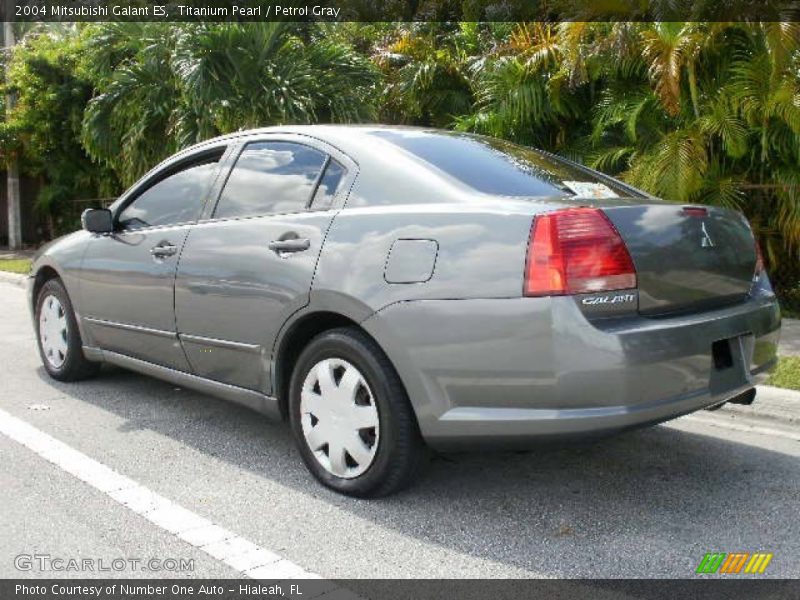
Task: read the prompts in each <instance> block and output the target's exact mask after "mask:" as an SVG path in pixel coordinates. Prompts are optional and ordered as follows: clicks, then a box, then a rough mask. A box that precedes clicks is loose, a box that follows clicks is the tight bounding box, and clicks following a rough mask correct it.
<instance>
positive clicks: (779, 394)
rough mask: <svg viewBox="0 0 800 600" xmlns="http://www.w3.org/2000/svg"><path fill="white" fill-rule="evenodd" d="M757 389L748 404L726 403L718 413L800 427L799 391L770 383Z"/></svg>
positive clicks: (737, 418) (733, 417)
mask: <svg viewBox="0 0 800 600" xmlns="http://www.w3.org/2000/svg"><path fill="white" fill-rule="evenodd" d="M757 390H758V391H757V393H756V399H755V402H753V404H751V405H750V406H744V405H741V404H726V405H725V406H723V407H722V408H721V409H720V410H719V414H721V415H726V416H728V417H730V418H732V419H735V420H740V419H747V420H749V421H759V422H762V423H765V424H770V423H771V424H781V425H784V426H787V425H788V426H790V427H793V428H794V427H800V392H796V391H794V390H787V389H784V388H777V387H772V386H770V385H760V386H758V388H757ZM712 414H714V413H712Z"/></svg>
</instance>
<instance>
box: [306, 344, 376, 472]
mask: <svg viewBox="0 0 800 600" xmlns="http://www.w3.org/2000/svg"><path fill="white" fill-rule="evenodd" d="M300 415H301V422H302V425H303V435H304V436H305V439H306V443H307V444H308V447H309V448H310V449H311V452H313V454H314V457H315V458H316V459H317V462H319V464H321V465H322V466H323V467H324V468H325V470H326V471H328V472H329V473H331V474H333V475H336V476H337V477H342V478H344V479H351V478H353V477H358V476H359V475H361V474H362V473H364V472H365V471H366V470H367V469H368V468H369V466H370V465H371V464H372V461H373V460H374V459H375V452H376V451H377V449H378V440H379V435H380V425H379V422H378V408H377V406H376V404H375V399H374V398H373V396H372V392H371V391H370V389H369V386H368V385H367V381H366V380H365V379H364V376H363V375H362V374H361V373H360V372H359V371H358V369H356V368H355V367H354V366H353V365H351V364H350V363H349V362H347V361H344V360H340V359H338V358H330V359H326V360H323V361H320V362H318V363H317V364H316V365H314V367H312V369H311V370H310V371H309V373H308V375H307V376H306V379H305V381H304V382H303V389H302V391H301V396H300Z"/></svg>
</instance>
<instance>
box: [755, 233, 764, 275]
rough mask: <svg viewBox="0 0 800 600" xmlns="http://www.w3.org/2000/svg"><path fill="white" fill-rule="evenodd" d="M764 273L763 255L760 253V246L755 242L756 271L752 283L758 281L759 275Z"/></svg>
mask: <svg viewBox="0 0 800 600" xmlns="http://www.w3.org/2000/svg"><path fill="white" fill-rule="evenodd" d="M763 272H764V255H763V254H762V252H761V244H759V243H758V241H756V271H755V273H754V274H753V281H758V280H759V278H760V277H761V273H763Z"/></svg>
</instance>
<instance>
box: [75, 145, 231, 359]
mask: <svg viewBox="0 0 800 600" xmlns="http://www.w3.org/2000/svg"><path fill="white" fill-rule="evenodd" d="M225 149H226V148H225V146H215V147H213V148H206V149H204V150H202V151H198V152H196V153H193V154H191V155H190V156H185V157H181V159H179V160H176V161H173V162H170V163H169V164H167V165H165V166H164V167H163V168H159V169H158V170H157V171H156V172H155V173H151V174H149V175H148V176H147V177H146V178H145V180H144V181H143V182H141V183H140V184H137V185H135V186H134V187H133V188H132V189H131V190H130V192H128V193H126V194H125V195H124V196H122V197H121V198H120V199H119V200H118V201H117V202H116V203H115V204H114V205H113V206H112V207H111V208H112V212H113V214H114V224H115V230H114V232H113V233H112V234H109V235H95V236H94V237H93V238H92V239H91V241H90V242H89V244H88V247H87V250H86V253H85V255H84V257H83V261H82V267H81V285H80V297H81V301H80V305H79V306H80V307H81V313H82V314H81V317H82V319H83V323H84V325H85V329H86V331H88V333H89V336H88V337H89V339H88V340H87V343H88V344H89V345H92V346H96V347H99V348H102V349H104V350H108V351H113V352H118V353H120V354H125V355H128V356H132V357H135V358H139V359H142V360H146V361H148V362H152V363H155V364H158V365H163V366H167V367H170V368H173V369H178V370H181V371H188V370H189V365H188V363H187V361H186V356H185V354H184V353H183V350H182V348H181V345H180V342H179V341H178V338H177V334H176V330H175V310H174V285H175V271H176V268H177V265H178V258H179V256H180V253H181V250H182V248H183V245H184V241H185V239H186V234H187V233H188V231H189V227H190V225H191V224H192V223H193V222H195V221H196V220H197V219H198V218H199V217H200V215H201V214H202V210H203V206H204V203H205V201H206V200H207V197H208V193H209V191H210V189H211V188H212V184H213V182H214V180H215V177H216V175H217V174H218V171H219V161H220V159H221V158H222V156H223V154H224V152H225Z"/></svg>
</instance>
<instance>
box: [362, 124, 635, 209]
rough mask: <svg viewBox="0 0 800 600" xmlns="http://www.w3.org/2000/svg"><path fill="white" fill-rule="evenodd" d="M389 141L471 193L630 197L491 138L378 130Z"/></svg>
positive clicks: (576, 169) (603, 182)
mask: <svg viewBox="0 0 800 600" xmlns="http://www.w3.org/2000/svg"><path fill="white" fill-rule="evenodd" d="M370 133H371V134H372V135H374V136H377V137H380V138H382V139H384V140H387V141H389V142H391V143H393V144H395V145H396V146H398V147H400V148H402V149H403V150H405V151H406V152H409V153H411V154H413V155H414V156H417V157H418V158H421V159H422V160H424V161H426V162H428V163H430V164H431V165H433V166H434V167H436V168H437V169H440V170H441V171H444V172H445V173H447V174H448V175H450V176H451V177H454V178H455V179H457V180H459V181H461V182H462V183H464V184H465V185H467V186H469V187H471V188H473V189H474V190H476V191H478V192H481V193H484V194H492V195H499V196H582V197H583V196H586V195H590V194H592V193H601V194H604V195H606V196H630V195H631V191H630V190H628V189H626V188H622V187H617V186H615V185H614V184H613V183H611V182H609V181H607V180H605V179H604V180H601V179H599V178H597V177H595V176H594V175H592V173H591V172H589V171H585V170H583V169H581V168H579V167H576V166H573V165H571V164H569V163H568V162H565V161H561V160H559V159H558V158H556V157H554V156H550V155H548V154H545V153H543V152H539V151H537V150H533V149H532V148H526V147H524V146H519V145H517V144H513V143H511V142H506V141H504V140H499V139H495V138H487V137H480V136H475V135H468V134H459V133H441V132H430V131H416V130H408V131H398V130H376V131H372V132H370Z"/></svg>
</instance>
